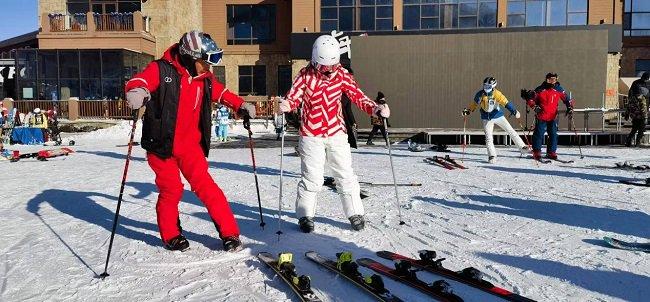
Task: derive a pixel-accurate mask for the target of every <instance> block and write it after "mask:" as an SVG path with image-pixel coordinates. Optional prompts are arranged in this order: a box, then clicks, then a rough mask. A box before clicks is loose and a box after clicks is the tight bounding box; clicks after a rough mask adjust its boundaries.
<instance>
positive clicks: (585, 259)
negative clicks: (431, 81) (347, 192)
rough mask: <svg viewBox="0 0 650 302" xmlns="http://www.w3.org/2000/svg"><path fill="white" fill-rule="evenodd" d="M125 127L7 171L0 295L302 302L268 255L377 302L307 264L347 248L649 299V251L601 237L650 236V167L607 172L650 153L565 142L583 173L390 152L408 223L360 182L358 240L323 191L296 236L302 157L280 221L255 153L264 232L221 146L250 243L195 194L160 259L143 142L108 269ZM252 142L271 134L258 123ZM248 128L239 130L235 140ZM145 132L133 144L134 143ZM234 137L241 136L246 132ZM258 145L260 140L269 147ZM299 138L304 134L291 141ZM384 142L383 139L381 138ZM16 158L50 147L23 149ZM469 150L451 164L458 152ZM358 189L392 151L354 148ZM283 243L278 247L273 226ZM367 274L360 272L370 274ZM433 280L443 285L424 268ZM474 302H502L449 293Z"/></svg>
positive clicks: (518, 285)
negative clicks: (231, 239) (186, 243)
mask: <svg viewBox="0 0 650 302" xmlns="http://www.w3.org/2000/svg"><path fill="white" fill-rule="evenodd" d="M129 129H130V127H129V125H128V123H123V124H121V125H118V126H115V127H112V128H109V129H104V130H99V131H96V132H93V133H89V134H85V135H79V136H76V137H74V139H75V140H76V142H77V145H76V146H74V147H72V148H73V149H75V150H76V153H75V154H72V155H70V156H68V157H59V158H54V159H51V160H50V161H47V162H40V161H36V160H34V159H27V160H23V161H20V162H17V163H9V162H8V161H3V162H0V169H1V170H2V173H0V184H2V192H3V194H2V198H1V200H0V201H1V202H0V220H1V221H2V230H1V232H0V234H1V238H0V301H24V300H26V301H44V300H50V301H297V299H296V297H294V296H293V295H292V294H291V293H290V292H289V290H288V288H287V286H286V285H285V284H283V283H282V282H281V280H280V279H279V278H277V277H275V276H274V275H273V273H272V271H271V270H270V269H269V268H267V267H265V266H264V265H263V264H261V263H260V261H258V260H257V258H256V257H255V255H257V253H258V252H261V251H268V252H271V253H273V254H276V253H278V252H282V251H289V252H293V253H294V262H295V264H296V266H297V268H298V270H299V272H300V273H304V274H308V275H311V276H312V286H313V288H314V289H315V291H316V293H317V294H319V295H321V296H322V297H323V298H324V300H326V301H372V299H371V298H369V297H368V296H366V295H365V294H364V293H363V292H362V291H360V290H358V289H356V288H354V287H353V286H352V285H350V284H348V283H347V282H346V281H345V280H344V279H342V278H340V277H336V276H335V275H333V274H331V273H330V272H329V271H327V270H325V269H322V268H319V267H317V266H316V265H315V264H313V263H312V262H310V261H309V260H307V259H306V258H305V257H304V256H303V255H304V253H305V252H306V251H309V250H315V251H318V252H319V253H320V254H322V255H324V256H327V257H332V258H334V257H335V253H337V252H340V251H344V250H349V251H352V252H353V254H354V256H355V257H356V258H360V257H370V258H374V259H378V260H379V261H380V262H383V263H385V264H390V263H389V262H388V261H385V260H383V259H379V258H378V257H376V256H375V255H374V253H375V252H376V251H379V250H390V251H395V252H398V253H402V254H405V255H409V256H415V255H416V253H417V251H418V250H420V249H432V250H436V251H437V252H438V254H439V256H440V257H446V258H447V260H446V261H445V262H444V263H445V265H446V266H447V267H449V268H451V269H455V270H460V269H462V268H464V267H468V266H473V267H475V268H477V269H479V270H481V271H482V272H484V273H485V278H486V279H487V280H488V281H490V282H493V283H495V284H497V285H499V286H502V287H504V288H506V289H510V290H512V291H514V292H516V293H518V294H521V295H523V296H526V297H529V298H532V299H535V300H538V301H648V297H650V277H649V276H650V262H649V261H648V256H649V255H648V254H646V253H641V252H630V251H623V250H617V249H613V248H609V247H606V246H605V245H604V243H603V241H602V240H601V238H602V237H603V236H615V237H617V238H621V239H625V240H631V241H648V240H650V227H649V225H650V215H649V213H650V203H648V193H649V192H650V190H648V189H647V188H644V187H634V186H627V185H623V184H619V183H618V179H634V178H644V177H648V176H650V175H648V174H647V173H645V174H644V173H639V172H635V171H621V170H616V169H607V168H601V167H597V166H613V165H614V163H615V162H620V161H624V160H632V161H633V162H634V163H637V164H642V163H643V164H647V163H648V161H650V154H649V152H648V149H624V148H584V149H583V151H584V153H585V158H584V159H580V158H579V156H578V150H577V149H570V148H565V147H560V150H559V153H560V156H561V157H563V158H564V159H574V160H575V161H576V163H574V164H561V163H558V162H553V163H552V164H548V165H544V164H537V163H535V162H534V161H532V160H530V159H522V158H520V157H519V154H518V153H517V152H516V151H515V150H513V149H508V148H500V149H499V150H498V152H499V155H500V156H499V158H498V163H497V164H487V163H486V155H485V149H484V148H481V147H474V148H469V149H468V150H467V155H466V156H465V160H464V164H465V165H466V166H468V167H469V169H467V170H452V171H448V170H445V169H443V168H440V167H436V166H433V165H430V164H427V163H425V162H423V158H424V157H426V156H432V155H434V154H441V153H435V152H433V151H425V152H422V153H412V152H409V151H407V150H406V148H405V146H404V145H394V147H393V156H394V161H395V173H396V174H397V179H398V181H399V182H403V183H422V186H420V187H400V188H399V195H400V202H401V205H402V215H403V219H404V221H405V222H406V225H403V226H400V225H399V217H398V215H397V205H396V203H395V198H394V191H393V188H392V187H371V188H365V189H367V190H369V191H370V193H371V197H369V198H367V199H364V204H365V207H366V218H367V221H368V223H367V227H366V229H365V230H364V231H362V232H354V231H352V230H351V228H350V226H349V223H348V220H347V218H346V217H343V213H342V209H341V204H340V201H339V199H338V196H337V195H336V194H335V193H334V192H332V191H330V190H329V189H327V188H323V191H322V192H321V194H320V196H319V203H318V210H317V213H318V217H317V219H316V231H315V232H314V233H312V234H303V233H301V232H300V231H299V230H298V229H297V226H296V222H297V219H296V217H294V215H293V214H294V202H295V197H296V186H297V183H298V180H299V175H300V159H299V158H298V157H296V156H291V154H292V153H293V148H292V147H287V148H286V149H285V154H286V156H285V157H284V167H285V174H284V175H285V178H284V180H285V183H284V197H283V199H282V209H283V212H282V223H281V224H279V223H278V216H277V209H278V191H279V190H278V189H279V187H278V184H279V172H280V171H279V163H280V149H279V148H275V147H274V148H257V149H256V150H255V152H256V153H255V156H256V159H257V167H258V174H259V181H260V193H261V196H262V207H263V211H264V221H265V222H266V228H265V229H263V230H262V229H261V228H260V227H259V214H258V205H257V197H256V193H255V184H254V178H253V174H252V163H251V158H250V151H249V149H247V148H228V149H213V150H211V153H210V156H209V158H208V160H209V163H210V173H211V174H212V175H213V177H214V179H215V180H216V181H217V183H218V184H219V185H220V186H221V188H222V189H223V190H224V192H225V194H226V196H228V198H229V200H230V203H231V207H232V209H233V211H234V213H235V215H236V216H237V219H238V222H239V224H240V228H241V232H242V240H243V242H244V243H245V245H246V247H247V248H246V249H244V250H243V251H241V252H239V253H235V254H228V253H224V252H222V251H221V241H220V240H219V239H218V236H217V234H216V231H215V227H214V225H213V223H212V222H211V221H210V219H209V216H208V215H207V212H206V210H205V208H204V207H203V205H202V204H201V202H200V200H198V199H197V198H196V196H195V195H194V194H193V193H192V192H191V191H190V189H189V185H187V184H186V185H185V189H186V192H185V194H184V196H183V200H182V202H181V204H180V210H181V216H180V221H181V224H182V227H183V230H184V233H185V235H186V236H187V237H188V239H189V240H190V244H191V249H190V250H188V251H186V252H184V253H181V252H170V251H167V250H165V249H163V247H162V245H161V242H160V239H159V237H158V231H157V226H156V215H155V204H156V198H157V189H156V186H155V185H154V175H153V173H152V171H151V170H150V168H149V167H148V165H147V162H146V160H145V152H144V150H143V149H142V148H141V147H139V146H137V147H134V154H133V160H132V162H131V166H130V170H129V174H128V180H127V183H126V189H125V195H124V202H123V204H122V208H121V213H120V214H121V217H120V220H119V223H120V224H119V227H118V229H117V235H116V237H115V243H114V246H113V253H112V256H111V262H110V265H109V269H108V272H109V273H110V274H111V275H110V277H108V278H106V279H105V280H101V279H98V278H96V277H97V275H98V274H101V273H102V272H103V270H104V261H105V259H106V258H105V257H106V251H107V249H108V241H109V237H110V232H111V227H112V221H113V216H114V211H115V208H116V203H117V196H118V192H119V185H120V180H121V178H122V172H123V168H124V160H125V154H126V150H127V148H126V147H125V144H126V143H127V140H128V133H129ZM254 131H255V133H256V137H259V136H260V134H263V133H270V132H272V130H271V129H268V130H267V129H265V128H264V127H262V126H257V127H256V128H255V129H254ZM233 132H235V133H238V134H239V135H243V134H245V132H244V131H242V129H235V131H233ZM137 137H139V134H138V135H136V138H137ZM240 139H244V137H243V136H241V137H240ZM260 141H261V140H260ZM293 141H295V138H294V140H293ZM377 141H379V140H377ZM11 148H13V149H16V148H17V149H20V150H21V151H24V152H26V151H30V150H37V149H39V148H44V147H29V146H18V147H14V146H12V147H11ZM460 150H461V149H460V148H452V152H451V153H449V154H450V155H452V156H454V157H457V158H460V157H462V154H461V151H460ZM353 157H354V168H355V170H356V172H357V174H358V175H359V178H360V180H361V181H369V182H381V183H387V182H391V181H392V176H391V172H390V166H389V159H388V156H387V150H386V149H385V148H384V147H383V146H377V147H372V148H369V147H366V146H365V145H364V146H363V147H361V148H360V149H358V150H355V151H354V152H353ZM278 227H280V228H281V230H282V231H283V234H282V235H281V236H279V237H278V235H276V234H275V233H276V231H277V230H278ZM361 270H362V272H363V273H364V274H369V271H368V270H366V269H361ZM418 275H419V276H420V278H422V279H423V280H425V281H428V282H432V281H434V280H437V279H439V278H437V277H435V276H434V275H431V274H428V273H425V272H419V273H418ZM384 280H385V283H386V287H387V288H388V289H390V290H391V291H392V292H393V293H394V294H395V295H398V296H399V297H400V298H402V299H403V300H405V301H430V298H428V297H427V296H425V295H424V294H422V293H420V292H418V291H415V290H412V289H409V288H407V287H406V286H403V285H401V284H399V283H396V282H394V281H390V280H387V279H386V278H384ZM452 287H453V289H454V290H455V291H456V293H458V294H459V295H461V296H462V297H463V298H464V299H465V301H498V299H495V298H494V297H490V296H486V295H484V294H482V293H481V292H479V291H476V290H471V289H467V288H463V286H461V285H459V284H455V283H452Z"/></svg>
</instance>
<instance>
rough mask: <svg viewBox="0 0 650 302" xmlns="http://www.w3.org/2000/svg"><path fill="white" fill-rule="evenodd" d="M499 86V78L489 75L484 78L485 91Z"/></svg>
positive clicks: (487, 91)
mask: <svg viewBox="0 0 650 302" xmlns="http://www.w3.org/2000/svg"><path fill="white" fill-rule="evenodd" d="M496 87H497V79H495V78H493V77H487V78H485V80H483V91H485V93H490V92H492V90H494V88H496Z"/></svg>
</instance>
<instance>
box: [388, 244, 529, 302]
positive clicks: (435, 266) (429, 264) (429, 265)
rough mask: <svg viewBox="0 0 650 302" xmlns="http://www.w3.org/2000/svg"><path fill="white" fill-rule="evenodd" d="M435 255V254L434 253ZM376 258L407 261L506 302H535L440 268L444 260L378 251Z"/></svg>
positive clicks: (485, 282) (482, 281) (490, 284)
mask: <svg viewBox="0 0 650 302" xmlns="http://www.w3.org/2000/svg"><path fill="white" fill-rule="evenodd" d="M428 252H430V253H431V252H432V251H428ZM434 253H435V252H434ZM377 256H379V257H381V258H384V259H388V260H393V261H408V262H410V263H411V264H412V265H413V266H415V267H418V268H421V269H423V270H426V271H427V272H430V273H433V274H436V275H439V276H442V277H446V278H449V279H453V280H455V281H458V282H461V283H464V284H467V285H469V286H472V287H475V288H477V289H480V290H482V291H485V292H488V293H490V294H493V295H495V296H498V297H501V298H503V299H506V300H508V301H516V302H535V300H532V299H529V298H526V297H524V296H520V295H517V294H515V293H512V292H510V291H509V290H507V289H503V288H501V287H497V286H494V285H493V284H492V283H490V282H488V281H485V280H481V279H472V278H469V277H467V276H465V275H463V274H462V273H459V272H455V271H452V270H450V269H447V268H444V267H442V263H441V262H442V260H444V259H445V258H439V259H437V260H433V258H435V256H433V258H431V260H430V261H425V260H418V259H413V258H409V257H406V256H402V255H400V254H396V253H392V252H388V251H379V252H377Z"/></svg>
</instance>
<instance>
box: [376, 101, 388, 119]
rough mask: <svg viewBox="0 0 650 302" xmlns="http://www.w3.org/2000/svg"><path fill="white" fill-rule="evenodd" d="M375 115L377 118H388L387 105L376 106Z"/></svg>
mask: <svg viewBox="0 0 650 302" xmlns="http://www.w3.org/2000/svg"><path fill="white" fill-rule="evenodd" d="M375 114H376V115H377V116H378V117H383V118H389V117H390V108H388V104H381V105H377V107H375Z"/></svg>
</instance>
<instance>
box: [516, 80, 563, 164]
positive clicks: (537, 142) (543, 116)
mask: <svg viewBox="0 0 650 302" xmlns="http://www.w3.org/2000/svg"><path fill="white" fill-rule="evenodd" d="M526 100H527V103H528V106H530V107H531V108H533V110H534V111H535V113H536V115H535V117H536V119H535V131H534V132H533V157H534V158H535V159H541V158H542V144H543V143H544V133H548V137H549V143H548V144H547V146H546V157H547V158H550V159H557V140H558V136H557V121H556V120H555V119H556V118H557V113H558V110H557V107H558V105H559V103H560V101H562V102H563V103H564V105H566V108H567V115H568V116H569V118H571V115H572V114H573V100H570V99H569V97H568V96H567V94H566V92H565V91H564V89H562V88H561V86H560V85H559V83H558V82H557V74H554V73H549V74H547V75H546V81H544V83H542V85H540V86H539V87H537V89H535V91H528V93H527V96H526Z"/></svg>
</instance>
